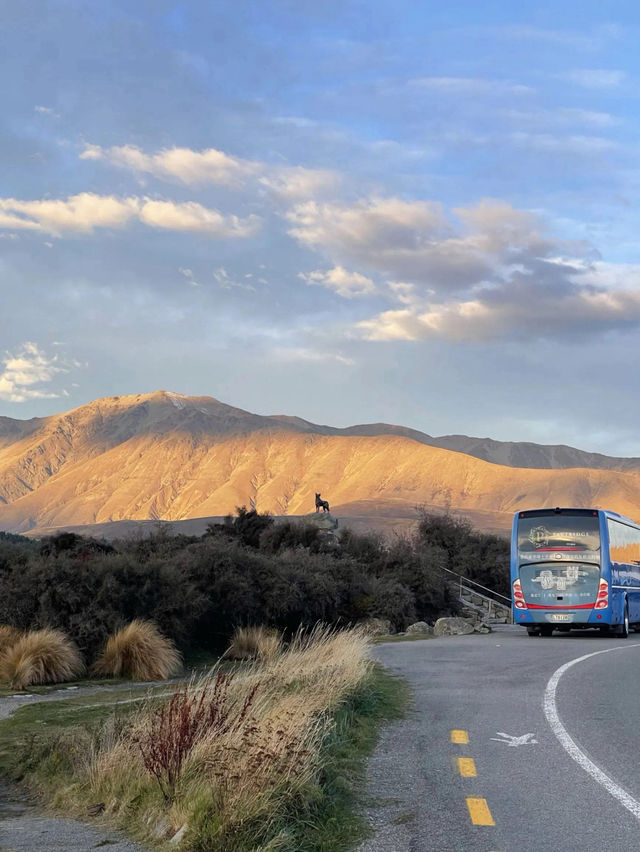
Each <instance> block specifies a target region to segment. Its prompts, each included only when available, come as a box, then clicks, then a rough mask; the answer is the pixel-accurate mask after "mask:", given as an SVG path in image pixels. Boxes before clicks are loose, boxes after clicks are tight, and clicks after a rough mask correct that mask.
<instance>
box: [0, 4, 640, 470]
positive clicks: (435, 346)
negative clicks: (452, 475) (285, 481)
mask: <svg viewBox="0 0 640 852" xmlns="http://www.w3.org/2000/svg"><path fill="white" fill-rule="evenodd" d="M527 7H529V8H527ZM639 36H640V11H638V10H637V9H636V8H634V4H629V3H622V2H609V3H606V4H604V3H601V2H598V3H596V2H589V0H587V2H580V3H578V2H575V0H567V2H565V3H563V4H558V3H557V2H553V3H552V2H545V1H544V0H543V2H538V3H536V4H518V3H513V2H507V0H494V2H485V3H482V4H480V3H476V2H473V0H468V2H457V0H453V1H452V2H448V3H446V4H436V3H424V2H421V0H395V2H393V3H390V2H388V0H362V2H360V0H340V2H337V0H336V2H334V0H322V2H318V0H313V2H311V0H295V2H294V0H261V2H253V1H252V0H213V2H211V0H209V2H183V3H175V2H164V0H153V1H152V0H148V1H147V0H127V2H122V0H110V2H109V3H101V4H97V3H94V2H85V1H84V0H32V2H29V3H23V4H18V3H15V2H13V0H0V71H1V79H2V80H3V85H2V87H0V122H1V125H2V126H1V128H0V163H1V164H2V166H1V167H2V177H3V179H2V183H1V185H0V295H1V301H0V415H5V416H9V417H14V418H20V419H26V418H29V417H34V416H44V415H48V414H52V413H55V412H59V411H64V410H68V409H70V408H73V407H75V406H78V405H82V404H84V403H86V402H89V401H90V400H92V399H95V398H98V397H104V396H114V395H122V394H132V393H147V392H152V391H154V390H158V389H166V390H171V391H176V392H179V393H184V394H194V395H209V396H214V397H216V398H217V399H220V400H221V401H223V402H226V403H229V404H232V405H236V406H238V407H241V408H244V409H247V410H250V411H253V412H256V413H260V414H295V415H298V416H300V417H304V418H306V419H308V420H311V421H314V422H319V423H328V424H332V425H336V426H345V425H350V424H355V423H364V422H380V421H384V422H388V423H396V424H402V425H405V426H411V427H413V428H416V429H420V430H422V431H425V432H427V433H429V434H432V435H440V434H451V433H464V434H469V435H475V436H490V437H493V438H496V439H499V440H528V441H536V442H540V443H551V444H570V445H573V446H577V447H581V448H583V449H589V450H595V451H600V452H604V453H607V454H610V455H640V431H639V430H638V427H637V424H638V422H640V380H639V378H638V363H639V360H640V338H639V329H640V244H639V242H638V238H637V234H638V230H639V228H638V226H639V224H640V215H639V212H638V194H639V189H640V163H639V159H638V158H639V150H640V149H639V146H638V139H639V132H640V109H639V106H640V54H639V53H638V50H637V44H638V38H639Z"/></svg>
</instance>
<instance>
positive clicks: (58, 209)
mask: <svg viewBox="0 0 640 852" xmlns="http://www.w3.org/2000/svg"><path fill="white" fill-rule="evenodd" d="M134 220H138V221H140V222H143V223H144V224H146V225H149V226H150V227H152V228H163V229H167V230H175V231H190V232H193V233H202V234H207V235H209V236H211V237H217V238H220V239H223V238H235V237H249V236H253V235H254V234H255V233H257V231H258V230H259V228H260V223H261V220H260V218H259V217H258V216H256V215H251V216H248V217H247V218H246V219H241V218H239V217H238V216H234V215H223V214H222V213H220V212H219V211H217V210H213V209H211V208H208V207H204V206H202V205H201V204H197V203H195V202H185V203H177V202H174V201H156V200H152V199H149V198H137V197H129V198H117V197H116V196H113V195H96V194H95V193H92V192H82V193H79V194H78V195H72V196H69V197H68V198H67V199H57V200H48V199H45V200H35V201H20V200H18V199H16V198H0V228H10V229H12V230H30V231H42V232H43V233H46V234H51V236H54V237H61V236H63V235H64V234H67V233H74V232H75V233H84V234H88V233H92V232H93V231H94V230H95V229H96V228H123V227H125V226H126V225H128V224H130V223H131V222H133V221H134Z"/></svg>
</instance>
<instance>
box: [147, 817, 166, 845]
mask: <svg viewBox="0 0 640 852" xmlns="http://www.w3.org/2000/svg"><path fill="white" fill-rule="evenodd" d="M151 833H152V834H153V836H154V837H156V838H157V839H158V840H163V839H164V838H166V836H167V835H168V834H169V823H168V822H167V820H166V819H165V818H164V817H158V819H157V820H156V821H155V823H154V824H153V827H152V829H151Z"/></svg>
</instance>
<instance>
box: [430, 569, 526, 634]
mask: <svg viewBox="0 0 640 852" xmlns="http://www.w3.org/2000/svg"><path fill="white" fill-rule="evenodd" d="M443 571H444V574H445V577H446V578H447V579H449V582H450V583H451V584H452V585H454V584H455V585H456V586H457V587H458V597H459V599H460V601H462V602H463V603H465V604H466V605H467V606H471V608H472V609H477V610H482V611H484V612H486V614H487V616H489V617H494V616H495V615H497V614H498V613H499V614H500V616H501V617H505V616H506V618H507V619H508V620H509V621H511V620H512V613H511V598H509V597H507V596H506V595H503V594H501V593H500V592H496V591H495V589H490V588H488V587H487V586H483V585H482V583H477V582H476V581H475V580H471V579H469V577H465V576H463V575H462V574H458V573H456V572H455V571H451V569H449V568H444V569H443ZM480 589H482V591H478V590H480ZM465 593H466V595H467V596H469V595H476V596H477V597H479V598H481V599H482V600H483V601H486V603H487V606H486V609H485V608H484V607H482V606H476V605H474V604H473V602H472V601H467V600H465ZM496 610H497V611H498V612H496Z"/></svg>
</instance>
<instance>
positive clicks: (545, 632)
mask: <svg viewBox="0 0 640 852" xmlns="http://www.w3.org/2000/svg"><path fill="white" fill-rule="evenodd" d="M552 633H553V627H552V626H551V625H550V624H543V625H542V626H541V628H540V635H541V636H551V634H552Z"/></svg>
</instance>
